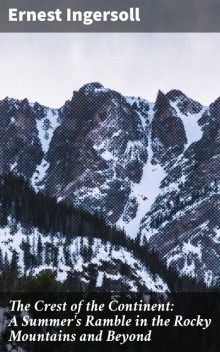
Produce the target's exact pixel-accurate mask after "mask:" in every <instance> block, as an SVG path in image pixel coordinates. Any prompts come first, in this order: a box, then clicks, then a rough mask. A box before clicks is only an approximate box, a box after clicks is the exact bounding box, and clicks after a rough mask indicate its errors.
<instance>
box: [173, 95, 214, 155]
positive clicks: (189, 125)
mask: <svg viewBox="0 0 220 352" xmlns="http://www.w3.org/2000/svg"><path fill="white" fill-rule="evenodd" d="M178 103H179V101H178V100H176V101H175V102H172V101H170V105H171V106H172V107H173V108H174V109H175V111H176V113H177V115H178V116H179V117H180V118H181V120H182V122H183V125H184V128H185V132H186V138H187V144H186V145H185V149H187V148H188V147H189V146H190V145H191V144H192V143H194V142H197V141H198V140H200V139H201V138H202V128H201V126H199V124H198V121H199V120H200V118H201V117H202V115H203V114H204V113H205V111H206V110H207V107H205V106H204V107H203V108H202V109H201V111H199V112H198V113H194V114H193V113H188V114H187V115H185V114H184V113H182V112H181V111H180V109H179V108H178Z"/></svg>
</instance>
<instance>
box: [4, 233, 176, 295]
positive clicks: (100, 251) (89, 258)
mask: <svg viewBox="0 0 220 352" xmlns="http://www.w3.org/2000/svg"><path fill="white" fill-rule="evenodd" d="M39 239H40V240H41V243H42V248H43V251H42V253H41V255H42V258H43V259H42V263H41V264H40V265H38V266H37V267H32V268H31V269H27V268H25V264H24V250H23V249H22V248H23V246H24V243H26V244H27V243H28V244H29V248H30V252H31V254H32V255H34V252H35V253H36V251H37V246H38V241H39ZM48 246H49V247H50V248H52V247H54V248H57V250H58V256H57V258H56V264H55V263H54V261H53V260H50V258H49V257H48V255H47V256H46V254H48V253H46V251H48ZM0 248H1V255H2V257H3V258H5V256H6V257H7V258H8V260H9V261H10V260H11V259H12V255H13V251H16V252H17V254H18V258H19V261H18V265H19V267H20V270H21V273H22V274H24V272H25V273H26V274H29V273H32V274H33V275H38V274H39V273H40V272H42V271H45V270H51V271H53V272H55V273H56V277H57V280H59V281H61V282H63V281H65V280H66V278H67V275H68V273H72V272H77V273H78V274H80V275H82V280H84V282H86V281H87V282H89V280H90V279H91V278H90V277H89V275H88V268H89V266H91V265H93V266H95V267H96V272H97V279H96V286H97V287H99V288H100V287H101V286H102V285H103V282H104V278H107V279H111V280H113V281H122V282H123V280H128V283H129V285H130V286H131V288H132V290H133V291H135V292H137V291H138V287H137V285H136V282H138V283H139V284H141V285H142V286H143V287H145V288H146V289H148V290H150V291H154V292H168V291H169V289H168V286H167V285H166V283H165V282H164V281H163V280H162V279H161V278H160V276H159V275H156V276H155V275H152V274H151V273H150V271H149V270H148V269H147V268H146V267H145V266H143V265H142V263H141V262H140V261H139V260H138V259H136V258H135V257H134V256H133V255H132V254H131V253H130V252H128V251H127V250H126V249H124V248H122V247H114V246H111V244H110V243H109V242H107V243H105V242H103V241H102V240H100V239H97V238H93V240H92V242H90V241H89V239H88V238H87V237H75V238H73V239H72V240H71V241H70V242H69V243H68V245H67V242H66V239H65V238H64V237H62V236H61V235H60V234H56V235H54V234H53V235H51V236H50V235H47V236H44V235H42V234H41V233H39V231H38V230H37V229H34V231H32V233H30V234H28V236H27V234H25V231H24V230H23V228H21V227H19V228H18V230H17V231H16V232H15V233H12V232H11V230H10V228H9V227H5V228H1V229H0ZM64 250H65V251H68V253H69V259H68V263H67V262H66V260H65V255H64ZM32 252H33V253H32ZM46 257H47V260H46V259H45V258H46ZM107 263H109V265H110V266H109V268H113V266H114V263H116V264H115V265H116V267H117V265H119V266H120V265H121V264H125V265H126V266H128V267H129V270H130V274H129V278H126V277H125V276H124V274H122V273H120V271H118V272H117V273H115V274H113V270H112V269H111V273H110V272H109V271H106V270H107V269H106V268H107ZM117 263H118V264H117ZM120 263H121V264H120ZM116 267H115V268H116Z"/></svg>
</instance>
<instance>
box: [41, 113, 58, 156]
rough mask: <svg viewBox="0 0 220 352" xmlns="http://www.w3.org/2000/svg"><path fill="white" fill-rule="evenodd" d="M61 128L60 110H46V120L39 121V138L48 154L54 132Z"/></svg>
mask: <svg viewBox="0 0 220 352" xmlns="http://www.w3.org/2000/svg"><path fill="white" fill-rule="evenodd" d="M58 126H59V110H56V109H49V108H47V109H46V114H45V116H44V118H42V119H40V120H37V129H38V137H39V139H40V142H41V146H42V150H43V152H44V153H45V154H46V153H47V151H48V149H49V145H50V142H51V139H52V137H53V133H54V130H55V129H56V128H57V127H58Z"/></svg>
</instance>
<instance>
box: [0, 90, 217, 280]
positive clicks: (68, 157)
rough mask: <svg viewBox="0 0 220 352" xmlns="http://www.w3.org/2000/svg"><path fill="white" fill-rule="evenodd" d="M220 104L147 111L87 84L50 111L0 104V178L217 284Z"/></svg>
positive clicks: (173, 102)
mask: <svg viewBox="0 0 220 352" xmlns="http://www.w3.org/2000/svg"><path fill="white" fill-rule="evenodd" d="M219 115H220V102H219V100H217V101H216V102H214V103H213V104H211V105H210V107H203V106H202V105H201V104H200V103H198V102H195V101H194V100H192V99H190V98H188V97H187V96H185V95H184V94H183V93H182V92H180V91H178V90H172V91H170V92H168V93H167V94H164V93H162V92H160V91H159V93H158V97H157V100H156V102H155V103H149V102H148V101H147V100H144V99H141V98H134V97H124V96H122V95H121V94H120V93H117V92H115V91H112V90H110V89H107V88H104V87H103V86H102V85H101V84H99V83H90V84H87V85H85V86H83V87H82V88H81V89H80V90H79V91H77V92H74V94H73V97H72V99H71V100H70V101H67V102H66V103H65V104H64V106H63V107H61V108H60V109H58V110H54V109H49V108H46V107H43V106H41V105H39V104H37V103H35V104H30V103H28V101H27V100H24V101H17V100H13V99H8V98H6V99H4V100H3V101H1V102H0V116H1V121H2V123H1V126H0V134H1V139H0V172H1V174H5V173H7V172H9V171H12V172H13V173H14V174H15V175H17V174H22V175H23V176H25V178H26V180H28V181H29V182H30V184H31V185H32V187H33V188H34V189H35V190H36V191H37V192H38V191H43V192H45V193H46V194H48V195H50V196H52V197H55V198H56V199H57V200H58V201H62V202H65V203H66V204H70V205H74V206H76V207H78V208H83V209H85V210H87V211H89V212H90V213H99V214H102V215H104V217H105V219H106V221H107V222H108V223H110V224H116V225H117V226H118V227H119V228H124V229H125V231H126V233H127V235H128V236H129V237H132V238H135V237H136V236H138V237H139V238H140V242H141V243H142V244H144V242H145V241H148V242H149V244H150V246H151V247H152V248H154V249H156V250H157V251H159V253H160V255H161V257H163V258H164V259H166V261H167V265H168V266H173V267H174V268H175V269H177V270H178V272H179V273H181V274H187V275H189V276H193V277H196V278H198V279H200V280H203V281H204V282H206V284H207V285H209V286H214V285H219V260H220V247H219V243H220V234H219V219H220V217H219V172H220V171H219V170H220V168H219V149H220V139H219V133H220V116H219Z"/></svg>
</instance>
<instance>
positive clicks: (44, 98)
mask: <svg viewBox="0 0 220 352" xmlns="http://www.w3.org/2000/svg"><path fill="white" fill-rule="evenodd" d="M0 48H1V49H0V99H2V98H4V97H5V96H9V97H13V98H19V99H23V98H25V97H27V98H28V99H29V100H30V101H32V102H34V101H38V102H39V103H41V104H44V105H48V106H50V107H60V106H61V105H63V104H64V102H65V100H67V99H70V98H71V96H72V92H73V90H76V89H79V88H80V87H81V86H82V85H83V84H85V83H88V82H92V81H98V82H100V83H102V84H103V85H104V86H106V87H109V88H112V89H115V90H117V91H119V92H121V93H122V94H124V95H134V96H141V97H143V98H145V99H147V100H149V101H154V100H155V97H156V95H157V92H158V89H161V90H162V91H164V92H168V91H169V90H170V89H174V88H175V89H180V90H182V91H183V92H184V93H185V94H187V95H189V96H190V97H192V98H194V99H196V100H198V101H200V102H201V103H203V104H205V105H208V104H210V103H211V102H213V101H214V100H215V99H216V98H217V97H219V96H220V85H219V82H220V34H202V33H200V34H185V33H184V34H177V33H175V34H164V33H163V34H147V33H145V34H127V33H126V34H116V33H115V34H105V33H100V34H92V33H91V34H87V33H83V34H61V33H59V34H32V33H29V34H0Z"/></svg>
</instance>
